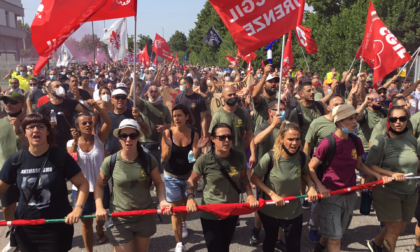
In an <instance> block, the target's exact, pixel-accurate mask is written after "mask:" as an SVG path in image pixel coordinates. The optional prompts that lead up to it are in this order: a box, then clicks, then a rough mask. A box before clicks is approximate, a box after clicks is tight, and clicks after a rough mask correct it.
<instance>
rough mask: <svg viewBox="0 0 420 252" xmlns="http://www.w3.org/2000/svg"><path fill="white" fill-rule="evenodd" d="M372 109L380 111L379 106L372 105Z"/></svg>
mask: <svg viewBox="0 0 420 252" xmlns="http://www.w3.org/2000/svg"><path fill="white" fill-rule="evenodd" d="M372 108H373V110H380V109H381V106H378V105H375V104H372Z"/></svg>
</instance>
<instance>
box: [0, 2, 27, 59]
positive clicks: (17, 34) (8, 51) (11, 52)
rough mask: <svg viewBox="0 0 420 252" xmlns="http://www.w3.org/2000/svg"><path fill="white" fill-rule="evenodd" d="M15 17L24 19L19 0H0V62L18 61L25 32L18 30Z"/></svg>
mask: <svg viewBox="0 0 420 252" xmlns="http://www.w3.org/2000/svg"><path fill="white" fill-rule="evenodd" d="M17 17H24V10H23V6H22V2H21V0H0V62H2V61H3V62H6V61H19V59H20V48H19V45H22V43H23V42H22V41H23V39H25V38H26V32H25V31H24V30H21V29H19V28H18V22H17Z"/></svg>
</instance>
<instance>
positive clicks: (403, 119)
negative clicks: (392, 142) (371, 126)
mask: <svg viewBox="0 0 420 252" xmlns="http://www.w3.org/2000/svg"><path fill="white" fill-rule="evenodd" d="M398 120H400V122H405V121H407V120H408V117H407V116H400V117H390V118H389V122H392V123H396V122H397V121H398Z"/></svg>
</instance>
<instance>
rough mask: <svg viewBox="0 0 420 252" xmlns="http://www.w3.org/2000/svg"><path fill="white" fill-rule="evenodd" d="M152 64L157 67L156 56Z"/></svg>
mask: <svg viewBox="0 0 420 252" xmlns="http://www.w3.org/2000/svg"><path fill="white" fill-rule="evenodd" d="M153 64H155V66H157V65H158V60H157V55H156V56H155V60H154V61H153Z"/></svg>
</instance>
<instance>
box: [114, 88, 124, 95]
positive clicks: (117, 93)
mask: <svg viewBox="0 0 420 252" xmlns="http://www.w3.org/2000/svg"><path fill="white" fill-rule="evenodd" d="M116 95H127V93H126V92H125V91H124V90H122V89H115V90H114V91H113V92H112V96H116Z"/></svg>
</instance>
